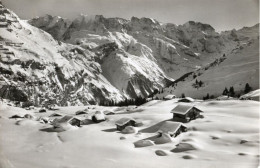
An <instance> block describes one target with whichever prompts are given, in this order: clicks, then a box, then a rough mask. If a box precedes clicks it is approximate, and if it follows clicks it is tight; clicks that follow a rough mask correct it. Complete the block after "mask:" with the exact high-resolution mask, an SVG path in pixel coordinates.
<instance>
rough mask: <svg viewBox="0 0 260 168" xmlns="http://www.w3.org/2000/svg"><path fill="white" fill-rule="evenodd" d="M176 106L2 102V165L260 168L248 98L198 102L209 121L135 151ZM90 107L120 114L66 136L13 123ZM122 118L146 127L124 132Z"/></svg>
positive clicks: (255, 109)
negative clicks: (43, 108) (42, 109)
mask: <svg viewBox="0 0 260 168" xmlns="http://www.w3.org/2000/svg"><path fill="white" fill-rule="evenodd" d="M177 104H178V103H177V102H176V100H169V101H158V100H153V101H150V102H148V103H146V104H144V105H142V106H139V107H137V108H135V107H120V108H119V107H110V108H108V107H101V106H85V107H83V106H79V107H61V108H60V109H59V110H57V111H47V113H38V109H33V110H24V109H21V108H16V107H12V106H7V105H6V104H1V105H0V116H1V118H0V149H1V150H0V167H2V168H16V167H17V168H35V167H37V168H46V167H49V168H61V167H69V168H76V167H77V168H83V167H91V168H102V167H106V168H110V167H111V168H117V167H118V168H119V167H126V168H128V167H135V168H144V167H145V168H146V167H147V168H148V167H149V168H158V167H163V168H172V167H173V166H174V167H192V168H194V167H221V168H255V167H257V166H258V165H259V148H258V147H259V125H260V123H259V105H260V104H259V102H256V101H249V100H245V101H239V100H229V101H205V102H201V101H196V102H194V104H195V105H196V107H197V108H199V109H201V110H203V111H204V113H203V116H204V118H200V119H197V120H194V121H191V122H190V123H187V124H186V125H187V127H188V131H187V132H185V133H182V134H180V135H179V136H177V137H176V138H173V139H172V142H169V143H164V144H155V145H153V146H147V147H140V148H136V147H135V146H134V144H133V143H134V142H136V141H138V140H142V139H146V138H148V139H151V140H156V139H154V136H155V135H156V129H154V128H156V127H151V126H154V125H156V124H157V125H158V124H161V123H163V122H165V121H171V119H172V114H171V113H170V111H171V109H172V108H174V107H175V106H176V105H177ZM86 108H88V110H89V112H90V114H88V115H91V113H92V112H95V111H97V110H101V111H104V110H110V111H114V112H115V113H116V114H115V115H110V116H106V118H107V120H106V121H105V122H102V123H98V124H96V123H89V124H87V125H83V126H82V127H80V128H76V127H71V128H70V129H67V131H63V132H55V130H53V129H52V128H51V125H50V124H42V123H40V122H39V121H36V120H35V119H31V120H30V119H17V120H15V119H9V117H11V116H12V115H15V114H18V115H21V116H23V115H24V114H31V115H33V116H34V117H35V118H36V117H40V116H41V117H42V116H49V115H51V114H52V113H54V112H57V113H59V114H62V115H65V114H71V115H74V114H75V112H76V111H78V110H83V109H86ZM88 115H86V114H85V115H82V116H81V117H85V118H88ZM122 117H133V118H134V119H136V120H137V121H140V122H142V123H143V126H141V127H137V129H138V131H139V132H138V133H134V134H122V133H121V132H119V131H117V130H116V129H115V128H116V127H115V121H116V120H117V119H119V118H122ZM49 118H51V117H49ZM53 118H55V117H53ZM180 143H181V144H180ZM178 144H180V145H179V147H177V146H176V145H178ZM180 146H181V147H180ZM176 148H177V149H178V150H177V149H176ZM160 155H165V156H160Z"/></svg>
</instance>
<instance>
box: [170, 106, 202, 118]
mask: <svg viewBox="0 0 260 168" xmlns="http://www.w3.org/2000/svg"><path fill="white" fill-rule="evenodd" d="M192 108H196V107H194V105H186V104H179V105H177V106H176V107H175V108H174V109H172V110H171V113H178V114H183V115H185V114H186V113H188V112H189V111H190V109H192ZM196 109H197V110H199V111H201V110H200V109H198V108H196Z"/></svg>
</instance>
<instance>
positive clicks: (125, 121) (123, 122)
mask: <svg viewBox="0 0 260 168" xmlns="http://www.w3.org/2000/svg"><path fill="white" fill-rule="evenodd" d="M135 125H136V121H135V120H134V119H132V118H126V117H125V118H121V119H119V120H117V121H116V129H117V130H119V131H122V130H123V129H125V127H127V126H135Z"/></svg>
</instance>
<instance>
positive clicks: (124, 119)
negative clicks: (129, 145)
mask: <svg viewBox="0 0 260 168" xmlns="http://www.w3.org/2000/svg"><path fill="white" fill-rule="evenodd" d="M131 120H132V121H135V119H133V118H128V117H124V118H121V119H119V120H117V121H116V125H119V126H122V125H124V124H126V123H127V122H129V121H131ZM135 122H136V121H135Z"/></svg>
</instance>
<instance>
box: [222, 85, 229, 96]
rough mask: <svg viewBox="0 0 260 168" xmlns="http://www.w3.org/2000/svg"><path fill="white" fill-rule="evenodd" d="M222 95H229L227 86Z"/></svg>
mask: <svg viewBox="0 0 260 168" xmlns="http://www.w3.org/2000/svg"><path fill="white" fill-rule="evenodd" d="M222 95H228V90H227V88H226V87H225V89H224V91H223V93H222Z"/></svg>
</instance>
